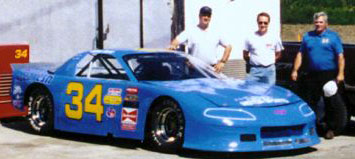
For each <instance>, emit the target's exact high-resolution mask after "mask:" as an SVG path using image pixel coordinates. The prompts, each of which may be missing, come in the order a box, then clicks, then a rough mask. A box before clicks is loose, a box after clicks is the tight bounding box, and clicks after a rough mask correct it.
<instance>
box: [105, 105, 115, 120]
mask: <svg viewBox="0 0 355 159" xmlns="http://www.w3.org/2000/svg"><path fill="white" fill-rule="evenodd" d="M106 116H107V117H108V118H114V117H115V116H116V110H115V109H114V108H112V107H108V108H107V110H106Z"/></svg>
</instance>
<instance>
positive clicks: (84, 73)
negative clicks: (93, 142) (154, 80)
mask: <svg viewBox="0 0 355 159" xmlns="http://www.w3.org/2000/svg"><path fill="white" fill-rule="evenodd" d="M75 69H77V70H76V73H75V76H74V77H68V78H63V79H61V82H64V83H65V85H64V87H65V88H63V91H62V92H61V98H62V99H63V101H62V102H59V104H58V106H57V108H56V111H55V112H56V115H55V116H56V119H57V120H56V121H55V122H56V124H55V126H56V128H57V129H60V130H64V131H72V132H79V133H85V134H95V135H107V134H108V133H114V132H115V131H117V130H118V129H119V126H120V114H121V107H122V106H121V105H122V103H123V99H122V98H123V97H124V96H125V95H126V92H127V91H126V90H127V88H128V86H129V84H128V83H130V82H129V80H128V77H127V75H126V72H125V71H124V69H123V68H122V67H121V65H120V64H119V62H118V61H117V60H116V59H115V58H114V57H113V56H111V55H107V54H97V55H92V56H88V58H83V59H82V60H81V61H80V62H79V63H78V64H77V66H76V68H75Z"/></svg>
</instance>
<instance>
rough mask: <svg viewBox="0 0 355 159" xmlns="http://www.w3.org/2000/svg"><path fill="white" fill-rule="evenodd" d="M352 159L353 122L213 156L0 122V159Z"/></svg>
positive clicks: (354, 155)
mask: <svg viewBox="0 0 355 159" xmlns="http://www.w3.org/2000/svg"><path fill="white" fill-rule="evenodd" d="M7 158H9V159H10V158H11V159H32V158H33V159H66V158H68V159H69V158H70V159H91V158H93V159H121V158H122V159H175V158H191V159H195V158H202V159H212V158H218V159H239V158H240V159H242V158H243V159H248V158H277V159H279V158H282V159H296V158H297V159H318V158H319V159H334V158H337V159H338V158H340V159H354V158H355V119H354V118H353V120H352V122H351V124H350V126H349V127H348V129H346V131H345V132H344V133H343V134H342V135H340V136H337V137H336V138H334V139H333V140H324V139H323V138H321V143H320V144H318V145H316V146H314V147H309V148H304V149H298V150H292V151H273V152H252V153H216V152H204V151H195V150H186V149H185V150H182V151H181V152H177V153H174V154H165V153H160V152H156V151H154V150H151V149H149V148H147V146H146V145H145V144H143V143H141V142H140V141H136V140H128V139H115V138H112V137H100V136H92V135H83V134H75V133H66V132H56V133H55V134H53V135H51V136H40V135H36V134H35V133H34V132H33V131H32V130H31V128H30V127H29V126H28V125H27V123H26V121H25V120H23V119H18V120H15V121H1V125H0V159H7Z"/></svg>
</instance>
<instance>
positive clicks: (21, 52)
mask: <svg viewBox="0 0 355 159" xmlns="http://www.w3.org/2000/svg"><path fill="white" fill-rule="evenodd" d="M27 55H28V50H27V49H26V50H21V49H17V50H15V58H16V59H19V58H21V57H23V58H26V57H27Z"/></svg>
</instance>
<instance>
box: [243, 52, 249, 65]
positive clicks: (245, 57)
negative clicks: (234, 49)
mask: <svg viewBox="0 0 355 159" xmlns="http://www.w3.org/2000/svg"><path fill="white" fill-rule="evenodd" d="M243 59H244V61H245V62H249V60H250V54H249V51H246V50H243Z"/></svg>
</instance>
